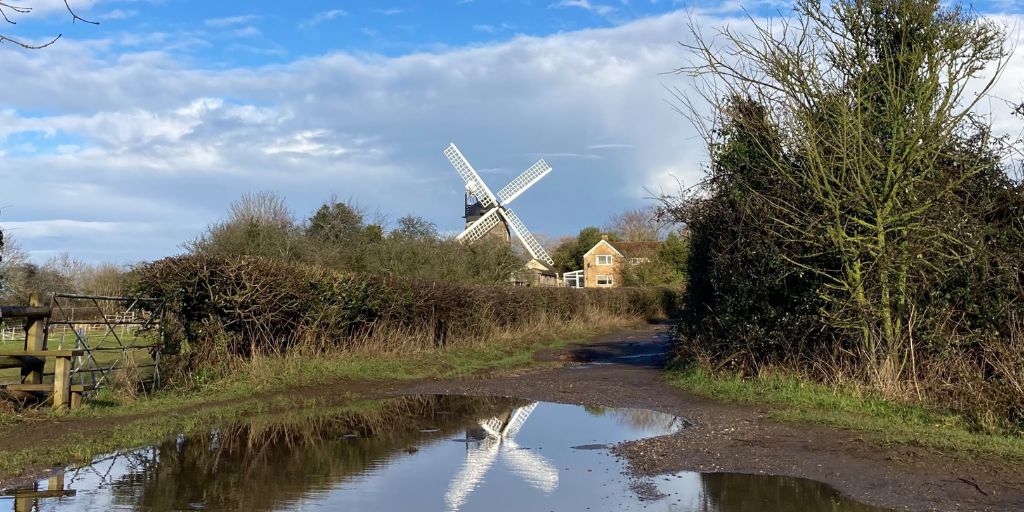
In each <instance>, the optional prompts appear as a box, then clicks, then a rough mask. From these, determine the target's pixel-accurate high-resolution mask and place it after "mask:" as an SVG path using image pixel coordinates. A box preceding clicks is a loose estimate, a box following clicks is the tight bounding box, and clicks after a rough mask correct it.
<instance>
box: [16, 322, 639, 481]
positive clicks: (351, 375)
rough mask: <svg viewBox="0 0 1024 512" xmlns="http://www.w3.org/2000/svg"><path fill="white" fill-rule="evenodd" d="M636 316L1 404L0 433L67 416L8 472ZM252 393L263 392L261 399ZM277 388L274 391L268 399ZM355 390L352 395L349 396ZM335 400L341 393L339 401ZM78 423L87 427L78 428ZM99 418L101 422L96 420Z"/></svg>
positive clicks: (461, 371)
mask: <svg viewBox="0 0 1024 512" xmlns="http://www.w3.org/2000/svg"><path fill="white" fill-rule="evenodd" d="M631 325H636V322H627V321H614V322H608V323H606V324H600V325H590V326H582V325H570V326H561V327H557V328H547V329H545V330H533V331H531V332H530V333H528V334H529V335H528V336H525V334H527V333H519V334H518V335H515V336H512V335H509V336H504V337H501V338H497V339H492V340H490V341H487V342H484V343H479V344H475V345H472V346H459V347H454V348H450V349H444V350H418V351H406V352H391V353H385V354H381V353H374V352H371V351H369V350H365V351H358V350H356V351H345V352H337V353H330V354H325V355H321V356H318V357H301V356H264V357H257V358H255V359H254V360H252V361H249V362H246V363H244V364H238V365H235V366H234V367H233V368H232V369H231V372H230V373H227V374H225V375H220V376H210V377H209V378H208V379H207V380H205V381H202V380H200V381H196V382H195V383H194V384H193V385H191V386H188V387H182V388H175V389H168V390H164V391H160V392H157V393H154V394H153V395H151V396H148V397H141V398H131V397H122V396H119V395H117V394H116V393H115V392H114V391H111V390H109V389H107V390H101V391H100V392H99V393H98V394H97V395H96V396H95V397H93V398H92V399H90V400H88V401H86V402H85V405H84V406H83V407H82V408H81V409H78V410H75V411H71V412H70V413H64V414H61V413H53V412H50V411H48V410H44V409H40V410H36V411H26V412H24V413H23V414H21V415H13V414H2V413H0V437H3V436H17V435H23V429H26V428H31V425H34V424H35V423H36V422H38V421H60V422H63V423H66V424H68V427H69V428H68V429H67V432H66V433H65V434H62V435H60V437H59V438H57V439H48V440H47V442H46V443H38V444H37V445H33V446H30V447H27V448H24V449H19V450H16V451H4V452H0V477H2V476H11V475H19V474H21V473H22V472H23V471H25V470H27V469H31V468H37V467H48V466H53V465H58V464H66V463H68V462H83V461H88V460H91V459H92V458H93V457H95V456H97V455H100V454H103V453H109V452H112V451H115V450H118V449H125V448H133V447H138V446H144V445H147V444H152V443H153V442H156V441H159V440H161V439H165V438H167V437H169V436H173V435H177V434H182V433H191V432H199V431H203V430H209V429H211V428H215V427H216V426H217V425H219V424H224V423H226V422H229V421H233V420H237V419H239V418H243V417H252V416H255V415H260V414H266V413H268V412H271V411H273V410H283V409H291V410H295V409H298V408H310V407H313V406H317V402H316V401H315V400H306V401H304V402H301V403H296V402H295V398H294V394H293V395H290V396H288V397H282V396H277V397H275V396H274V394H275V393H278V392H285V391H290V390H294V389H301V388H303V387H308V386H317V385H333V386H337V389H338V390H339V391H340V392H342V393H344V391H345V386H344V382H345V381H389V382H394V381H408V380H417V379H429V378H465V377H473V376H478V375H483V374H490V373H493V372H498V371H504V370H510V369H515V368H525V367H530V366H534V365H536V364H538V363H536V362H535V361H534V360H533V355H534V354H535V353H536V352H537V351H539V350H543V349H548V348H560V347H564V346H565V345H567V344H568V343H570V342H571V341H575V340H581V339H585V338H588V337H592V336H595V335H598V334H601V333H603V332H609V331H612V330H616V329H621V328H624V327H628V326H631ZM254 394H259V395H261V396H260V397H257V398H255V399H253V396H254ZM265 397H269V398H265ZM348 398H349V399H351V398H352V397H351V396H349V397H348ZM332 401H333V400H332ZM96 419H100V420H102V419H109V420H116V421H110V423H109V426H103V427H100V428H98V429H94V430H87V428H86V427H84V425H86V422H87V421H88V420H96ZM76 422H77V423H78V424H79V425H80V426H81V428H76ZM88 423H89V424H91V425H94V424H95V423H96V422H95V421H91V422H88Z"/></svg>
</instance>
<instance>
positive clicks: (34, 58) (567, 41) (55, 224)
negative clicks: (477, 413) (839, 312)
mask: <svg viewBox="0 0 1024 512" xmlns="http://www.w3.org/2000/svg"><path fill="white" fill-rule="evenodd" d="M23 3H25V4H26V5H32V6H34V7H35V8H36V10H35V11H34V12H32V13H30V14H26V15H19V16H18V17H17V18H16V19H17V21H18V22H19V24H18V25H16V26H9V27H7V28H6V30H5V31H4V32H2V33H4V34H6V35H9V36H13V37H21V38H23V39H26V40H32V41H42V40H44V39H45V38H46V37H50V36H53V35H55V34H57V33H63V34H64V37H63V38H62V39H61V40H60V41H59V42H58V43H57V44H55V45H53V46H51V47H49V48H47V49H45V50H41V51H26V50H22V49H18V48H15V47H14V46H12V45H8V44H5V45H0V53H2V55H0V76H2V77H3V78H4V83H5V90H6V91H15V92H13V93H12V92H8V93H6V94H4V95H2V97H0V187H2V189H0V208H2V211H0V226H3V227H4V228H5V230H7V231H8V232H9V233H10V234H11V235H13V237H14V238H15V239H16V240H18V242H19V244H20V245H21V246H22V247H23V248H24V249H26V250H27V251H29V252H30V254H31V256H32V258H33V259H35V260H37V261H45V260H46V259H47V258H49V257H51V256H53V255H55V254H58V253H61V252H64V251H68V252H70V253H71V254H72V255H73V256H76V257H79V258H80V259H83V260H87V261H100V260H113V261H117V262H132V261H138V260H144V259H153V258H159V257H162V256H165V255H169V254H175V253H178V252H180V250H181V249H180V246H181V244H182V243H183V242H184V241H186V240H188V239H191V238H193V237H195V236H196V235H197V234H198V233H199V232H201V231H202V229H203V228H204V227H205V226H206V225H208V224H209V223H210V222H213V221H216V220H218V219H219V218H221V217H222V216H223V214H224V212H225V210H226V207H227V205H228V203H229V202H231V201H232V200H234V199H236V198H238V197H239V196H240V195H241V194H243V193H246V192H253V191H260V190H272V191H277V192H279V193H281V194H282V195H284V196H285V197H286V198H287V199H288V201H289V203H290V204H291V205H292V207H293V208H294V210H295V213H296V215H297V216H299V217H300V218H301V217H305V216H308V215H309V213H310V212H311V211H312V210H313V209H315V208H316V206H317V205H318V204H320V203H321V202H323V201H324V200H326V199H328V198H329V197H330V196H331V195H336V196H337V197H340V198H342V199H351V200H353V201H355V202H357V203H359V204H361V205H362V206H363V207H365V208H366V209H367V210H369V212H370V213H371V214H380V215H382V216H385V217H387V218H390V219H392V220H393V219H395V218H397V217H399V216H401V215H405V214H409V213H411V214H416V215H420V216H423V217H425V218H427V219H428V220H430V221H432V222H435V223H436V224H437V225H438V226H439V228H441V229H442V230H446V231H454V230H457V229H458V228H459V227H460V225H461V222H462V221H461V219H460V216H461V201H462V187H463V185H462V183H461V181H460V180H459V178H458V176H457V175H456V174H455V172H454V170H452V169H451V167H450V166H449V165H448V163H447V161H446V160H445V159H444V156H443V155H442V150H443V149H444V147H445V146H446V145H447V144H448V143H449V142H453V141H454V142H456V143H457V144H458V145H459V147H460V148H461V149H462V150H463V152H464V153H465V154H466V155H467V157H469V159H470V160H471V162H473V164H474V165H475V166H476V167H477V168H478V169H480V170H481V172H482V174H483V176H484V179H485V180H487V181H488V183H489V184H490V186H491V188H492V189H494V190H497V189H499V188H501V187H502V186H504V184H505V183H506V182H508V181H509V180H511V179H512V178H514V177H515V176H516V175H517V174H518V173H519V172H520V171H522V170H523V169H525V168H527V167H529V166H530V165H531V164H532V163H533V162H534V161H536V160H537V159H538V158H541V157H543V158H545V159H546V160H547V161H548V162H549V163H550V164H551V165H552V166H553V167H554V172H553V173H552V174H550V175H549V176H548V177H547V178H545V179H544V180H543V181H541V182H540V183H539V184H537V185H536V186H535V187H534V188H533V189H531V190H530V191H529V192H527V193H526V194H524V195H523V196H522V197H521V198H519V199H517V200H516V202H515V204H514V206H515V209H516V211H517V213H518V214H519V216H520V217H521V218H522V219H523V220H524V221H525V222H526V224H527V225H528V226H529V227H530V228H531V229H532V230H533V231H534V232H535V233H536V234H538V235H546V236H548V237H557V236H560V235H566V234H574V233H575V232H577V231H578V230H579V229H580V228H582V227H584V226H587V225H601V224H603V223H605V222H606V220H607V219H608V217H609V216H611V215H613V214H615V213H618V212H621V211H623V210H625V209H629V208H634V207H638V206H643V205H645V204H649V203H650V201H649V199H647V198H648V197H649V196H650V195H651V194H652V193H656V192H658V191H660V190H674V189H675V188H676V187H677V186H678V184H679V183H682V184H684V185H686V184H693V183H695V182H696V181H697V180H698V179H699V178H700V176H701V165H702V164H703V162H704V156H703V155H704V152H703V147H702V145H701V141H700V139H699V137H697V134H696V133H695V131H694V129H693V128H692V127H691V126H690V124H689V122H688V121H687V120H686V119H684V118H683V117H681V116H680V115H678V114H677V113H675V112H674V111H673V110H672V108H671V107H670V106H669V105H668V104H667V103H666V101H667V100H668V99H669V98H670V95H669V93H667V92H666V87H677V86H678V87H683V88H685V87H686V86H687V84H688V83H689V82H688V81H687V79H686V78H685V77H679V76H675V75H671V74H666V72H668V71H671V70H672V69H674V68H676V67H678V66H680V65H682V64H684V63H685V59H686V57H687V55H686V53H685V52H684V51H683V50H682V49H681V48H680V47H679V45H678V42H679V41H680V40H683V39H685V38H686V37H687V24H688V23H689V22H690V21H692V22H694V23H696V24H697V25H699V26H701V27H707V28H713V27H716V26H722V25H725V24H732V25H733V26H740V27H742V26H743V25H744V24H746V23H748V22H747V21H745V20H744V19H743V17H742V12H743V11H742V9H746V10H747V11H748V12H750V13H752V14H753V15H754V16H778V15H779V13H782V15H786V13H788V10H787V9H788V8H787V4H786V3H785V2H778V1H766V2H746V3H742V2H713V3H711V2H709V3H685V4H684V3H682V2H673V1H671V0H657V1H653V0H568V1H559V0H546V1H545V0H519V1H516V0H490V1H488V0H475V1H465V0H461V1H460V0H445V1H436V2H414V1H347V2H329V1H312V0H310V1H298V0H297V1H291V2H283V1H266V0H253V1H247V2H223V1H218V2H210V1H206V2H200V1H198V0H152V1H147V0H133V1H128V0H122V1H117V0H72V2H71V3H72V5H73V6H74V7H75V8H76V10H77V11H78V12H79V14H80V15H82V16H83V17H85V18H88V19H94V20H98V21H99V22H100V25H99V26H92V25H86V24H82V23H75V24H71V23H70V22H69V19H68V16H67V15H66V13H65V12H64V11H63V3H62V2H61V0H39V1H31V0H25V2H23ZM979 10H982V11H985V12H989V13H992V14H993V15H998V16H1001V19H1003V20H1004V21H1006V22H1007V23H1009V24H1011V25H1015V24H1016V25H1017V26H1018V28H1019V26H1020V25H1021V24H1020V23H1019V22H1018V17H1017V15H1016V14H1015V13H1017V12H1019V11H1020V4H1019V3H1018V2H1004V3H986V4H981V7H980V8H979ZM1018 32H1019V30H1018ZM1022 81H1024V62H1022V60H1021V58H1019V56H1016V57H1015V58H1014V60H1013V61H1012V62H1011V63H1010V65H1009V66H1008V68H1007V71H1006V74H1005V75H1004V77H1003V79H1002V80H1001V81H1000V84H999V86H998V87H997V93H999V94H1002V95H1004V96H1005V97H1019V96H1022V95H1024V94H1022V89H1021V83H1022ZM994 121H995V122H996V125H997V127H998V128H999V129H1002V130H1004V131H1014V130H1017V131H1019V127H1017V125H1019V122H1018V121H1017V120H1014V119H1012V118H1009V117H1006V116H1002V115H1001V114H997V115H995V116H994Z"/></svg>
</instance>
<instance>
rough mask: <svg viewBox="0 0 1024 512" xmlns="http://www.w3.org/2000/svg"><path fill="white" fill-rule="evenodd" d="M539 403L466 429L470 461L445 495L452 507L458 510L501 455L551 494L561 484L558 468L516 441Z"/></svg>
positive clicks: (525, 478) (533, 482)
mask: <svg viewBox="0 0 1024 512" xmlns="http://www.w3.org/2000/svg"><path fill="white" fill-rule="evenodd" d="M537 404H538V402H533V403H530V404H529V405H525V406H523V407H518V408H516V409H513V410H512V411H510V412H509V413H508V414H506V415H502V416H495V417H493V418H487V419H484V420H480V422H479V427H478V428H477V429H468V430H467V431H466V463H465V464H463V466H462V469H461V470H460V471H459V473H458V474H457V475H455V478H454V479H453V480H452V482H451V484H450V485H449V486H448V492H447V493H446V494H445V496H444V499H445V503H446V504H447V505H448V510H451V511H453V512H454V511H457V510H459V509H460V508H462V506H463V505H464V504H465V503H466V500H467V499H468V498H469V495H470V493H472V492H473V490H474V489H476V487H477V486H478V485H479V484H480V482H481V481H482V480H483V479H484V476H485V475H486V474H487V471H488V470H489V469H490V468H491V466H493V465H494V462H495V461H496V460H497V459H498V458H499V457H500V458H501V460H502V461H504V462H505V463H506V464H508V465H509V466H510V467H511V469H512V471H513V472H514V473H515V474H516V475H518V476H520V477H521V478H522V479H523V480H524V481H526V483H527V484H529V485H530V487H533V488H534V489H537V490H539V491H541V492H544V493H545V494H550V493H551V492H553V491H554V490H555V488H557V487H558V469H557V468H555V466H554V465H553V464H552V463H551V462H550V461H549V460H548V459H546V458H544V457H543V456H542V455H540V454H537V453H534V452H533V451H531V450H530V449H528V448H521V447H520V446H519V445H517V444H516V442H515V437H516V434H518V433H519V431H520V430H521V429H522V428H523V424H525V423H526V420H527V418H529V417H530V414H531V413H533V410H534V409H536V408H537Z"/></svg>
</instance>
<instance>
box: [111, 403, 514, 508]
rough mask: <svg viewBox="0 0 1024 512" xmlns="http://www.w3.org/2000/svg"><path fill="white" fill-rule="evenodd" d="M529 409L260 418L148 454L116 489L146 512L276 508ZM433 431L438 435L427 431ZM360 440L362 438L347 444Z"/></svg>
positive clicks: (472, 407) (386, 408) (471, 407)
mask: <svg viewBox="0 0 1024 512" xmlns="http://www.w3.org/2000/svg"><path fill="white" fill-rule="evenodd" d="M521 403H522V402H520V401H513V400H510V399H493V398H471V397H443V396H437V397H435V396H429V397H410V398H398V399H393V400H387V401H384V402H382V403H381V404H380V406H379V407H373V408H371V409H369V410H366V411H360V412H344V413H340V414H333V415H326V416H306V417H301V418H294V417H292V418H288V417H279V418H269V419H260V420H257V421H253V422H250V423H245V424H237V425H232V426H228V427H225V428H222V429H219V430H216V431H214V432H211V433H209V434H206V435H201V436H189V437H182V438H179V439H177V440H175V441H169V442H166V443H163V444H161V445H159V446H157V447H154V448H152V449H149V450H151V452H152V456H151V457H148V458H147V457H143V458H144V459H147V460H148V461H147V462H143V461H139V462H140V463H139V464H137V465H136V466H134V470H133V471H130V472H129V473H127V474H124V475H122V477H121V478H119V479H118V480H117V481H115V482H113V485H112V487H113V489H112V494H113V496H114V500H115V501H114V503H116V504H119V505H127V506H130V507H133V508H137V509H142V510H148V509H162V510H166V509H188V508H190V504H195V503H202V504H203V505H205V506H206V507H208V508H213V509H227V510H267V509H271V508H276V507H280V506H282V505H286V504H288V503H289V502H291V501H294V500H296V499H299V498H301V497H303V496H305V495H306V494H307V493H308V492H309V491H311V490H317V489H325V488H328V487H331V486H334V485H336V484H338V483H339V482H342V481H344V480H345V479H347V478H349V477H351V476H353V475H357V474H361V473H363V472H364V471H365V470H366V469H367V468H368V467H372V466H379V465H384V464H386V463H387V460H389V459H391V458H393V457H395V456H397V455H398V454H400V453H401V450H402V449H404V448H406V447H408V446H411V445H422V444H424V441H425V440H427V441H428V442H430V441H436V440H439V439H444V438H448V437H450V436H451V435H452V434H453V433H456V432H459V431H461V430H462V429H463V428H464V426H465V425H466V423H467V422H471V421H474V420H476V419H477V418H480V417H483V416H494V415H495V414H499V413H500V412H502V411H507V410H508V409H509V408H511V407H513V406H515V405H519V404H521ZM428 427H429V428H432V429H439V430H437V431H436V432H432V433H421V432H420V430H421V429H426V428H428ZM353 433H354V434H357V437H354V438H349V437H345V436H346V435H349V434H353ZM146 452H147V450H142V451H140V452H138V453H139V454H143V453H146Z"/></svg>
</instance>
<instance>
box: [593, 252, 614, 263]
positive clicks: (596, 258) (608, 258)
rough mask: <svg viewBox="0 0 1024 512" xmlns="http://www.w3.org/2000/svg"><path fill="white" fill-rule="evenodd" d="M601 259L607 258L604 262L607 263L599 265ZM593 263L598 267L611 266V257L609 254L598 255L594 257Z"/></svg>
mask: <svg viewBox="0 0 1024 512" xmlns="http://www.w3.org/2000/svg"><path fill="white" fill-rule="evenodd" d="M602 258H607V260H605V261H607V262H608V263H601V260H602ZM594 263H596V264H598V265H601V266H606V265H611V264H612V255H611V254H598V255H597V256H595V257H594Z"/></svg>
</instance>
